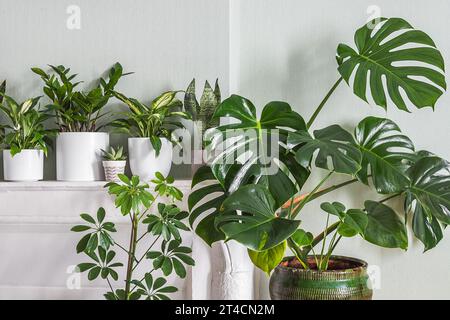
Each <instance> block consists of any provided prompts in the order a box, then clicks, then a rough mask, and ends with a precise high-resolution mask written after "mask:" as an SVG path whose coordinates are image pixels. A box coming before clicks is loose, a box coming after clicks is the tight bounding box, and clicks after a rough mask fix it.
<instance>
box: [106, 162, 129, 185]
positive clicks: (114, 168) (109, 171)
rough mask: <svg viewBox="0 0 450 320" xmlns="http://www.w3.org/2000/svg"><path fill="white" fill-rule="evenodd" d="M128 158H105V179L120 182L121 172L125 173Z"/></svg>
mask: <svg viewBox="0 0 450 320" xmlns="http://www.w3.org/2000/svg"><path fill="white" fill-rule="evenodd" d="M126 165H127V162H126V160H123V161H122V160H121V161H107V160H103V169H105V180H106V181H113V182H119V181H120V179H119V177H118V175H119V174H124V173H125V166H126Z"/></svg>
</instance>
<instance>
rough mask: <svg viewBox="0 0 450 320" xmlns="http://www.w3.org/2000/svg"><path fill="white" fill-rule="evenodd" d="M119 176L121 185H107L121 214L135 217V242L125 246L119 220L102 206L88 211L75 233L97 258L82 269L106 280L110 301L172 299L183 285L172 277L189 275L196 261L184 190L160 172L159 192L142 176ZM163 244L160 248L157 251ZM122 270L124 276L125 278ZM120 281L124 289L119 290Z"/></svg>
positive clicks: (80, 247) (154, 183)
mask: <svg viewBox="0 0 450 320" xmlns="http://www.w3.org/2000/svg"><path fill="white" fill-rule="evenodd" d="M119 178H120V180H121V182H120V183H116V182H111V183H108V184H106V186H105V187H106V188H108V191H109V193H110V194H111V195H112V196H114V197H115V202H114V203H115V205H116V207H117V208H119V209H120V212H121V214H122V215H123V216H126V217H129V219H130V242H129V244H128V246H127V247H125V246H124V245H122V244H120V243H118V242H117V241H116V240H115V239H114V238H115V237H114V234H115V233H116V232H117V230H116V226H115V223H113V222H111V221H107V219H106V212H105V210H104V209H103V208H99V209H98V211H97V215H96V217H94V216H91V215H89V214H87V213H82V214H81V215H80V216H81V219H83V220H84V221H85V222H86V223H87V224H82V225H76V226H74V227H73V228H72V231H74V232H83V233H84V235H83V237H82V238H81V240H80V241H79V242H78V244H77V247H76V249H77V253H84V254H85V255H86V256H87V257H88V258H90V260H91V261H90V262H83V263H80V264H79V265H78V269H79V271H80V272H87V276H88V280H90V281H93V280H95V279H97V278H98V277H100V278H102V279H105V280H106V282H107V283H108V286H109V288H110V291H108V292H107V293H106V294H105V298H106V299H108V300H137V299H147V300H166V299H169V295H168V294H170V293H174V292H176V291H178V289H177V288H176V287H175V286H172V285H170V283H168V282H167V279H166V277H168V276H169V275H171V274H172V273H175V274H176V275H178V276H179V277H181V278H185V277H186V275H187V266H193V265H194V264H195V262H194V260H193V259H192V258H191V257H190V253H191V249H190V248H189V247H186V246H183V245H182V242H183V239H182V236H183V234H182V232H183V231H189V230H190V229H189V227H188V226H187V225H186V224H185V223H184V222H183V220H184V219H185V218H186V217H187V216H188V213H187V212H186V211H182V210H181V209H180V208H178V207H177V205H176V202H178V201H181V200H182V198H183V194H182V192H181V191H180V190H179V189H178V188H176V187H175V186H174V185H173V183H174V179H173V178H172V177H167V178H166V177H164V176H163V175H162V174H161V173H159V172H158V173H156V177H155V179H154V180H152V181H151V184H152V188H153V192H150V191H149V190H150V185H149V184H148V183H143V182H141V181H140V179H139V177H138V176H133V177H132V178H131V179H129V178H128V177H127V176H125V175H119ZM158 199H161V202H158ZM162 199H165V201H162ZM140 230H141V231H140ZM157 245H159V246H160V250H156V246H157ZM116 250H121V251H122V255H121V256H119V255H116ZM123 254H125V258H123V257H124V256H123ZM122 261H126V263H122ZM145 262H147V263H145ZM124 267H125V270H124ZM138 267H139V269H138ZM138 270H139V272H138ZM120 272H124V274H123V275H122V276H119V273H120ZM158 273H160V274H161V273H162V276H157V275H158ZM139 275H141V276H139ZM122 281H123V282H122ZM116 285H117V286H119V288H114V287H115V286H116Z"/></svg>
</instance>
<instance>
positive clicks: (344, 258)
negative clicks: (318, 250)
mask: <svg viewBox="0 0 450 320" xmlns="http://www.w3.org/2000/svg"><path fill="white" fill-rule="evenodd" d="M309 257H313V256H312V255H308V258H309ZM294 258H296V257H295V256H287V257H284V258H283V260H281V262H285V261H287V260H291V259H294ZM331 259H333V260H341V261H349V262H353V263H358V264H359V265H358V266H357V267H354V268H347V269H335V270H323V271H319V270H317V269H300V268H292V267H285V266H283V265H281V262H280V264H278V266H277V268H279V269H281V270H284V271H293V272H310V273H328V274H336V273H353V272H355V271H357V270H365V269H367V266H368V263H367V262H366V261H364V260H361V259H358V258H353V257H347V256H340V255H331V256H330V260H331Z"/></svg>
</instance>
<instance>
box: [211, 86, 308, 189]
mask: <svg viewBox="0 0 450 320" xmlns="http://www.w3.org/2000/svg"><path fill="white" fill-rule="evenodd" d="M214 117H215V118H217V117H231V118H234V119H235V120H237V121H238V123H233V124H229V125H224V126H220V127H218V128H217V129H216V130H215V131H213V132H212V136H210V137H209V140H210V142H211V144H210V145H209V147H210V148H211V149H212V150H215V149H223V152H221V153H220V154H219V155H217V156H216V157H215V158H214V159H213V160H212V162H211V168H212V171H213V174H214V176H215V178H216V179H217V180H218V181H219V183H220V184H221V185H222V186H225V180H226V179H227V175H228V173H229V172H231V171H230V170H231V169H232V168H236V164H238V163H239V164H240V166H239V170H237V171H236V172H233V174H232V175H231V176H230V175H229V176H228V180H229V181H230V182H229V184H230V190H229V191H230V192H233V191H234V190H236V189H237V188H238V187H239V186H240V185H242V184H245V183H246V182H247V181H248V180H249V179H252V180H254V181H258V180H260V178H261V177H262V176H272V175H274V174H275V173H276V172H277V171H278V170H280V168H279V163H278V162H277V161H276V160H278V161H280V162H281V163H283V164H284V165H285V166H286V167H287V168H288V169H289V171H290V173H291V175H292V177H293V179H294V181H295V182H296V183H297V184H298V186H299V187H301V186H303V184H304V183H305V180H306V178H307V177H308V175H309V171H308V170H307V169H305V168H302V167H295V170H294V167H293V166H292V163H291V162H289V161H286V158H285V157H283V156H282V155H285V154H286V153H287V152H286V148H285V145H284V144H283V143H282V142H286V139H287V134H288V132H289V131H291V130H306V124H305V121H304V120H303V118H302V117H301V116H300V115H299V114H298V113H296V112H295V111H293V110H292V109H291V107H290V105H289V104H287V103H285V102H280V101H272V102H269V103H268V104H267V105H266V106H264V108H263V110H262V113H261V117H260V118H259V119H258V117H257V115H256V108H255V106H254V105H253V103H252V102H251V101H250V100H248V99H246V98H244V97H241V96H237V95H232V96H230V97H229V98H228V99H226V100H224V101H223V102H222V103H221V104H220V106H219V107H218V108H217V111H216V113H215V115H214ZM271 143H273V146H272V147H271V148H277V149H278V150H277V151H278V152H277V153H278V157H277V155H276V154H271V152H270V151H271V148H269V146H270V145H271ZM249 151H250V152H249ZM245 152H247V153H248V157H246V158H245V159H237V157H236V154H238V155H242V154H244V153H245ZM284 189H285V190H286V191H287V192H286V194H288V197H289V194H292V193H293V192H294V190H295V187H294V183H293V182H291V183H290V184H287V185H286V184H285V186H284Z"/></svg>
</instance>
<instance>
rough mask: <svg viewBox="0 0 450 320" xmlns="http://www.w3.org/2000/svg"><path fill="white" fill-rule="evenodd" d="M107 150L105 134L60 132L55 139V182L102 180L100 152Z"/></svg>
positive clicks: (107, 141)
mask: <svg viewBox="0 0 450 320" xmlns="http://www.w3.org/2000/svg"><path fill="white" fill-rule="evenodd" d="M108 148H109V134H108V133H106V132H61V133H60V134H59V135H58V137H57V138H56V178H57V180H59V181H99V180H103V179H104V172H103V167H102V154H101V150H102V149H103V150H107V149H108Z"/></svg>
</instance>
